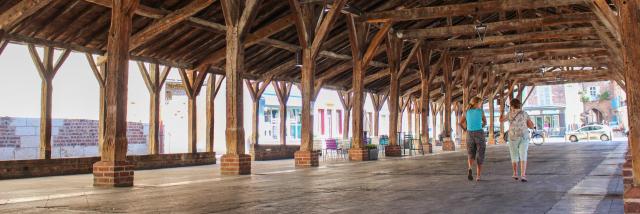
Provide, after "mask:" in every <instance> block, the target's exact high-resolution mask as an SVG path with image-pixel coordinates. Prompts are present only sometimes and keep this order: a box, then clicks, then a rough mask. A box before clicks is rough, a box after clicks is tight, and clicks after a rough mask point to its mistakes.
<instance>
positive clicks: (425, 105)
mask: <svg viewBox="0 0 640 214" xmlns="http://www.w3.org/2000/svg"><path fill="white" fill-rule="evenodd" d="M432 52H433V51H431V50H425V49H424V48H420V50H419V52H418V56H417V58H418V68H419V70H420V91H421V93H420V103H421V104H420V108H421V112H422V114H421V115H420V116H421V118H420V119H421V121H422V129H421V131H420V133H421V134H422V144H423V145H425V146H426V148H424V149H425V151H426V152H428V153H432V152H433V148H432V147H433V144H431V143H430V141H429V113H430V111H429V103H430V100H431V97H430V92H431V83H432V82H433V79H434V78H435V76H436V73H437V72H435V71H431V55H432ZM432 109H433V107H432ZM433 110H434V111H433V112H434V113H435V109H433ZM435 118H436V116H435V114H433V130H434V135H433V137H434V139H435V137H436V135H435V128H436V127H435Z"/></svg>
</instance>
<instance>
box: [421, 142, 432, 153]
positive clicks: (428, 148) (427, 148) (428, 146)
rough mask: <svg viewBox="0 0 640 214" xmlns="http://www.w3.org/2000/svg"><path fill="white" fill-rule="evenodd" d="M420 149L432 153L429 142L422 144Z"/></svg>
mask: <svg viewBox="0 0 640 214" xmlns="http://www.w3.org/2000/svg"><path fill="white" fill-rule="evenodd" d="M422 149H424V153H425V154H431V153H433V145H431V143H424V144H422Z"/></svg>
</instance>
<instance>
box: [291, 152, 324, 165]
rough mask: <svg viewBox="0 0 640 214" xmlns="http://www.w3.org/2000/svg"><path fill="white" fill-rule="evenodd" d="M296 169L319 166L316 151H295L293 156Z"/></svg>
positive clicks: (318, 154)
mask: <svg viewBox="0 0 640 214" xmlns="http://www.w3.org/2000/svg"><path fill="white" fill-rule="evenodd" d="M293 156H294V157H295V160H296V168H311V167H318V166H320V158H319V156H320V153H319V152H318V151H297V152H296V153H295V154H294V155H293Z"/></svg>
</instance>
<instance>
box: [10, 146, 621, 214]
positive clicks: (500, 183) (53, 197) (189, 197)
mask: <svg viewBox="0 0 640 214" xmlns="http://www.w3.org/2000/svg"><path fill="white" fill-rule="evenodd" d="M626 146H627V143H626V142H623V141H614V142H606V143H603V142H581V143H548V144H544V145H541V146H534V145H531V146H530V153H529V158H530V159H529V172H528V178H529V182H528V183H521V182H518V181H514V180H513V179H512V178H511V169H510V160H509V157H508V152H507V148H506V146H504V145H499V146H490V147H489V148H488V150H487V158H486V162H485V174H484V176H483V177H482V179H483V180H482V181H480V182H475V181H468V180H467V179H466V166H465V158H466V155H465V154H464V153H463V152H442V153H439V154H437V155H427V156H414V157H405V158H387V159H383V160H380V161H371V162H346V161H334V162H323V163H322V166H321V167H320V168H316V169H299V170H296V169H294V168H293V167H292V166H293V162H292V161H291V160H284V161H266V162H255V163H253V172H254V174H253V175H251V176H229V177H222V176H219V165H214V166H199V167H184V168H174V169H162V170H146V171H136V174H135V175H136V178H135V179H136V180H135V183H136V184H135V187H133V188H122V189H96V188H93V187H91V184H92V183H91V182H92V176H91V175H73V176H58V177H46V178H32V179H18V180H4V181H0V192H1V193H0V204H2V205H0V213H14V212H17V213H45V212H46V213H69V212H81V213H83V212H107V213H112V212H128V213H158V212H163V213H164V212H167V213H168V212H177V213H205V212H207V213H210V212H213V213H215V212H225V213H622V211H623V208H622V188H623V185H622V177H621V170H620V164H621V163H622V162H623V161H624V159H623V155H624V152H625V150H626Z"/></svg>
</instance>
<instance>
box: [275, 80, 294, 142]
mask: <svg viewBox="0 0 640 214" xmlns="http://www.w3.org/2000/svg"><path fill="white" fill-rule="evenodd" d="M292 86H293V84H292V83H291V82H278V81H274V82H273V88H275V90H276V96H277V97H278V102H279V103H280V136H279V137H280V145H282V146H286V145H287V102H288V101H289V95H290V94H291V87H292Z"/></svg>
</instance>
